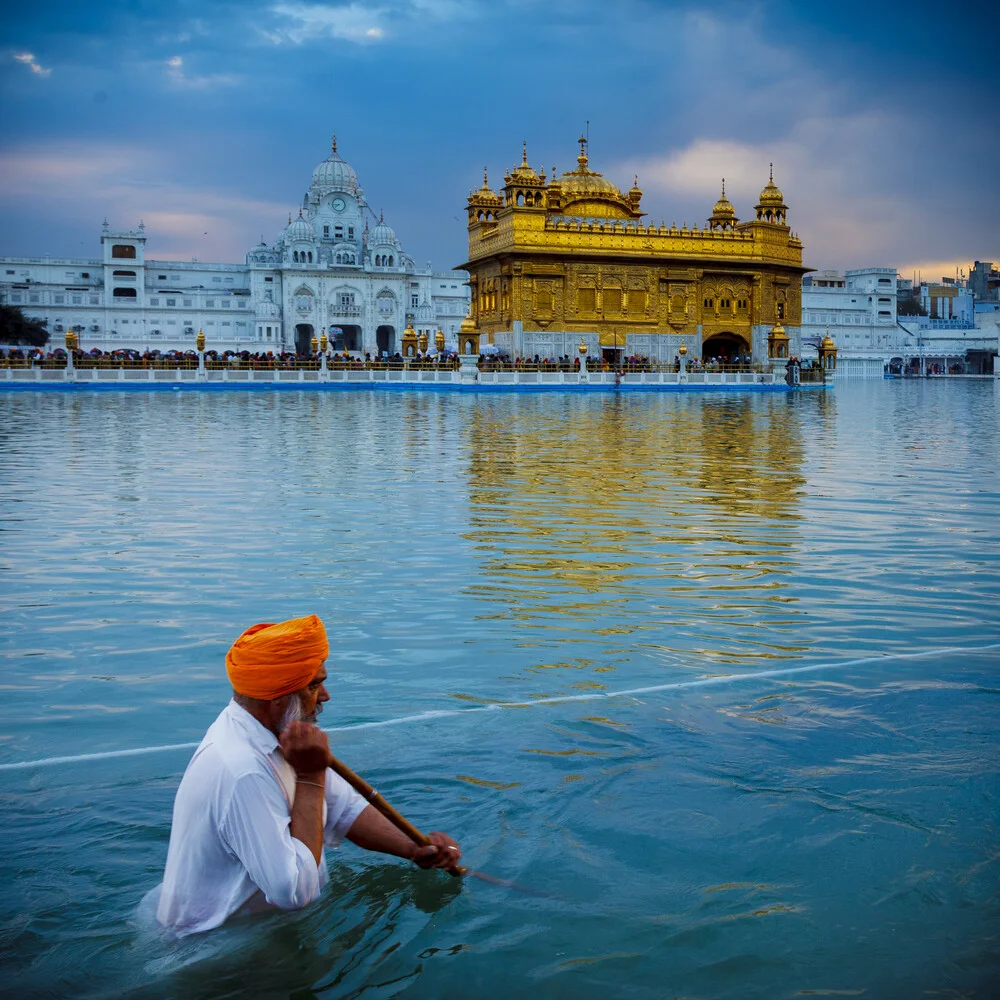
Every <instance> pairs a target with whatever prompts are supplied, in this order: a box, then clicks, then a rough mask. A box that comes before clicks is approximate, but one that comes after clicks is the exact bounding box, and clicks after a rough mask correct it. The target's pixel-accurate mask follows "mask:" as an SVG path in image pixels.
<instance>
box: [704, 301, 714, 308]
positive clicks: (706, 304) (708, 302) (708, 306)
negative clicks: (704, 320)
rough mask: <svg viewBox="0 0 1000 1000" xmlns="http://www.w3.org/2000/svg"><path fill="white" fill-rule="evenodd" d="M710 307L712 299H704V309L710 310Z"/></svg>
mask: <svg viewBox="0 0 1000 1000" xmlns="http://www.w3.org/2000/svg"><path fill="white" fill-rule="evenodd" d="M712 305H713V301H712V299H705V308H706V309H711V308H712Z"/></svg>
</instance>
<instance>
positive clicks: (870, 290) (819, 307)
mask: <svg viewBox="0 0 1000 1000" xmlns="http://www.w3.org/2000/svg"><path fill="white" fill-rule="evenodd" d="M827 330H829V332H830V336H831V337H832V338H833V341H834V343H835V344H836V345H837V351H838V356H839V357H840V358H850V357H870V356H874V357H878V358H882V357H883V356H885V355H886V354H887V353H888V354H890V355H891V353H892V352H893V351H895V350H896V348H897V346H898V345H900V344H901V343H903V341H904V340H905V337H906V331H905V330H903V329H901V328H900V327H899V326H898V325H897V322H896V269H895V268H894V267H863V268H858V269H857V270H853V271H843V272H841V271H817V272H815V273H814V274H809V275H806V276H805V277H804V278H803V279H802V348H803V354H805V353H806V352H807V351H809V352H810V353H812V352H813V351H815V350H816V348H818V347H819V343H820V341H821V340H822V339H823V337H825V336H826V332H827Z"/></svg>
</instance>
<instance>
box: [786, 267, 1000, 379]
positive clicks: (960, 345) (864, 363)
mask: <svg viewBox="0 0 1000 1000" xmlns="http://www.w3.org/2000/svg"><path fill="white" fill-rule="evenodd" d="M897 282H898V277H897V274H896V269H895V268H891V267H863V268H858V269H856V270H852V271H843V272H840V271H817V272H815V273H814V274H811V275H808V276H807V277H806V278H804V279H803V283H802V333H801V336H802V341H801V343H802V350H803V356H804V357H810V356H811V355H812V353H813V352H814V351H815V350H816V348H817V347H818V346H819V343H820V341H821V340H822V339H823V337H824V336H826V334H827V332H829V334H830V337H831V338H832V339H833V342H834V344H836V346H837V370H838V374H840V375H847V376H851V375H854V376H860V377H872V378H881V377H882V374H883V371H884V369H885V366H887V365H894V366H896V367H909V366H911V365H912V366H914V367H918V368H919V370H921V371H923V370H926V369H928V367H930V366H935V365H936V366H940V367H941V368H943V369H944V370H946V371H947V370H950V369H951V368H952V367H953V366H955V365H957V366H959V367H960V368H962V369H963V370H964V371H968V372H974V373H980V372H992V369H993V358H994V357H995V356H996V354H997V350H998V346H997V330H996V328H995V327H992V326H990V325H989V324H979V326H978V327H977V326H976V325H975V324H974V323H973V322H972V319H971V313H970V314H969V316H968V317H966V319H965V320H962V319H958V318H955V315H956V314H955V313H953V312H951V311H949V312H948V313H947V315H945V314H941V315H940V316H934V317H923V316H907V317H906V318H905V319H902V320H900V319H899V317H898V316H897V314H896V303H897V294H896V293H897Z"/></svg>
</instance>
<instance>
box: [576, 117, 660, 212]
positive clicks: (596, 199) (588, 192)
mask: <svg viewBox="0 0 1000 1000" xmlns="http://www.w3.org/2000/svg"><path fill="white" fill-rule="evenodd" d="M579 142H580V155H579V156H578V157H577V158H576V162H577V168H576V170H571V171H569V173H565V174H563V175H562V177H560V178H559V180H558V182H557V183H558V184H559V187H560V189H561V199H562V212H563V214H564V215H583V216H606V217H617V218H622V219H630V218H637V217H638V215H637V213H636V211H635V209H634V208H633V207H632V204H631V202H630V201H629V199H628V198H627V197H626V196H625V195H623V194H622V193H621V191H620V190H619V188H617V187H616V186H615V185H614V184H612V183H611V181H609V180H608V179H607V178H606V177H605V176H604V175H603V174H600V173H598V172H597V171H596V170H591V169H590V167H589V166H588V163H589V159H588V157H587V140H586V139H585V138H584V137H583V136H580V139H579ZM635 190H636V191H637V192H638V194H639V195H640V196H641V194H642V192H641V191H638V188H636V189H635ZM581 202H582V203H583V205H582V206H581V210H580V211H573V208H572V206H573V205H574V204H578V203H581ZM639 214H641V213H639Z"/></svg>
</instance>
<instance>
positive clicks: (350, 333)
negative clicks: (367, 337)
mask: <svg viewBox="0 0 1000 1000" xmlns="http://www.w3.org/2000/svg"><path fill="white" fill-rule="evenodd" d="M330 347H331V349H332V350H334V351H360V350H361V327H360V326H331V327H330Z"/></svg>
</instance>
